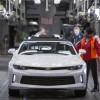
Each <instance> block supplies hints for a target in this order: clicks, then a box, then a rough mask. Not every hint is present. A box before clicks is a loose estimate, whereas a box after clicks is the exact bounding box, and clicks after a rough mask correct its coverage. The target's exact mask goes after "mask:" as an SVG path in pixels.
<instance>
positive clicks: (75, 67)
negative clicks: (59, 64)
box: [68, 65, 83, 70]
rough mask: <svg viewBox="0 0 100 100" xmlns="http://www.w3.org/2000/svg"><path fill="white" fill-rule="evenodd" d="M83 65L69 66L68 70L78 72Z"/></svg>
mask: <svg viewBox="0 0 100 100" xmlns="http://www.w3.org/2000/svg"><path fill="white" fill-rule="evenodd" d="M82 66H83V65H78V66H70V67H68V69H69V70H78V69H81V68H82Z"/></svg>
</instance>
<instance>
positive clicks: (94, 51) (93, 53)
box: [81, 37, 98, 58]
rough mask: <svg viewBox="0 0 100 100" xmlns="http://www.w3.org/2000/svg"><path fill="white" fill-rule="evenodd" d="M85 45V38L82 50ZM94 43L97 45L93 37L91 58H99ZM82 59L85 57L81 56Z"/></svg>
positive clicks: (82, 42) (82, 41)
mask: <svg viewBox="0 0 100 100" xmlns="http://www.w3.org/2000/svg"><path fill="white" fill-rule="evenodd" d="M84 43H85V38H83V39H82V40H81V48H82V45H83V44H84ZM94 43H95V38H94V37H93V38H92V39H91V58H98V55H97V52H96V49H95V48H94ZM81 57H82V58H83V55H81Z"/></svg>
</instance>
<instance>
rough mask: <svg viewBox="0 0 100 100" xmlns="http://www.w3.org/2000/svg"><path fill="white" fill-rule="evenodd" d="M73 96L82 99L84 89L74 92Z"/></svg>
mask: <svg viewBox="0 0 100 100" xmlns="http://www.w3.org/2000/svg"><path fill="white" fill-rule="evenodd" d="M74 94H75V96H77V97H83V96H85V95H86V89H85V90H74Z"/></svg>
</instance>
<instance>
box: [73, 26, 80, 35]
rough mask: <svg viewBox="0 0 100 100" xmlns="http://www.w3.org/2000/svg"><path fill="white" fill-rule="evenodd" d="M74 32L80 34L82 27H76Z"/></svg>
mask: <svg viewBox="0 0 100 100" xmlns="http://www.w3.org/2000/svg"><path fill="white" fill-rule="evenodd" d="M74 33H75V34H76V35H78V34H79V33H80V28H79V27H74Z"/></svg>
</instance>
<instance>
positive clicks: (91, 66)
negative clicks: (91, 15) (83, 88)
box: [75, 27, 100, 92]
mask: <svg viewBox="0 0 100 100" xmlns="http://www.w3.org/2000/svg"><path fill="white" fill-rule="evenodd" d="M93 32H94V31H93V29H92V28H90V27H87V28H86V29H85V31H84V35H85V38H83V39H82V40H80V42H79V43H78V44H77V45H76V46H75V48H76V50H77V51H78V50H79V49H85V50H86V53H85V54H83V55H82V58H83V60H84V61H85V62H86V64H87V82H88V75H89V71H90V70H91V72H92V76H93V81H94V88H93V89H92V90H91V92H96V91H99V83H98V68H97V59H98V58H99V57H100V44H99V43H98V40H97V38H95V37H94V35H93V34H94V33H93Z"/></svg>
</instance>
